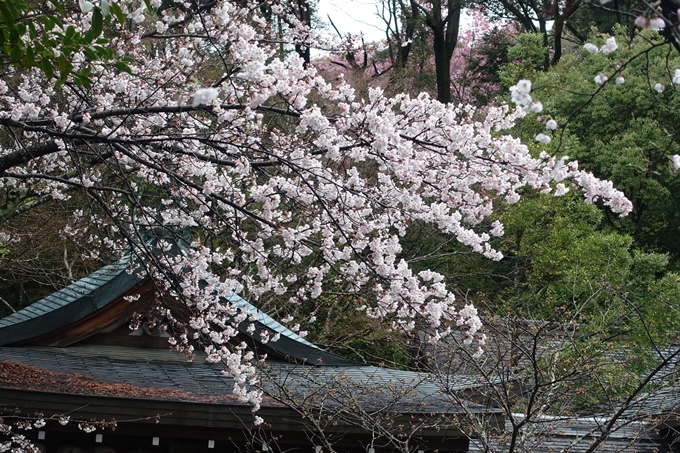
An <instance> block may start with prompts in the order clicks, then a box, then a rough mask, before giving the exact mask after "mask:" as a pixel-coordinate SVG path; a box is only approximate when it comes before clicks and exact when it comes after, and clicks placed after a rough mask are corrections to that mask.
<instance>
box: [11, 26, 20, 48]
mask: <svg viewBox="0 0 680 453" xmlns="http://www.w3.org/2000/svg"><path fill="white" fill-rule="evenodd" d="M19 38H21V35H20V34H19V31H18V30H17V29H16V28H13V29H11V30H10V31H9V45H10V46H16V45H20V44H19Z"/></svg>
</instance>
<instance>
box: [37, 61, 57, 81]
mask: <svg viewBox="0 0 680 453" xmlns="http://www.w3.org/2000/svg"><path fill="white" fill-rule="evenodd" d="M40 69H42V70H43V72H44V73H45V75H46V76H47V78H48V79H52V77H54V69H52V63H50V60H48V59H47V57H45V56H43V57H41V58H40Z"/></svg>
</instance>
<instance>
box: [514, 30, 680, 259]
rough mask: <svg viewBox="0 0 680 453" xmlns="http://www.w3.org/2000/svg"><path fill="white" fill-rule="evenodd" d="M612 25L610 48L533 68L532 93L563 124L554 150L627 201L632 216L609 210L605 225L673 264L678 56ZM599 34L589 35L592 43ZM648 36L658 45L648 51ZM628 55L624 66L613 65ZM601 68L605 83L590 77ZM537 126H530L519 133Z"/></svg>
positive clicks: (678, 248)
mask: <svg viewBox="0 0 680 453" xmlns="http://www.w3.org/2000/svg"><path fill="white" fill-rule="evenodd" d="M614 31H615V33H616V35H615V36H616V40H617V42H618V44H619V49H618V50H617V51H616V52H614V53H612V54H608V55H605V54H602V53H598V54H591V53H588V52H586V51H585V50H582V49H581V50H579V52H578V53H575V54H571V55H566V56H565V57H564V58H563V60H562V61H561V62H560V63H559V64H558V65H556V66H554V67H553V68H552V69H551V71H549V72H548V73H545V74H541V73H535V74H534V78H533V79H532V80H533V82H534V93H535V94H534V96H535V97H536V98H537V99H540V100H542V101H543V104H544V106H545V112H544V113H546V114H547V116H552V117H554V118H555V119H556V120H557V121H558V123H560V124H567V127H566V130H565V131H564V136H561V137H560V136H558V138H559V140H561V142H560V141H556V140H554V143H553V144H551V147H552V149H553V150H557V147H558V146H559V145H561V149H560V151H561V152H563V153H564V154H568V155H569V156H570V158H571V159H577V160H578V161H579V164H580V165H581V166H582V167H584V168H586V169H587V170H589V171H592V172H593V173H594V174H595V175H596V176H598V177H600V178H602V179H609V180H611V181H613V182H614V184H615V186H616V187H617V188H618V189H620V190H623V191H624V192H625V193H626V196H627V197H628V198H629V199H630V200H631V201H632V202H633V205H634V210H633V213H632V214H631V215H630V216H628V217H626V218H615V217H614V216H610V215H607V216H606V222H607V224H608V225H610V226H611V227H613V228H614V229H615V230H616V231H618V232H620V233H623V234H630V235H631V236H632V237H633V238H634V240H635V243H636V247H638V248H642V249H646V250H650V251H656V252H660V253H669V254H670V258H671V264H672V265H673V266H676V265H677V264H678V259H679V257H680V243H678V241H677V235H678V232H680V204H679V203H680V200H679V199H678V198H677V197H675V196H674V195H673V194H676V193H678V191H679V190H680V179H679V178H678V176H677V175H675V174H673V173H672V172H671V171H670V163H669V162H670V161H669V157H670V156H672V155H673V154H678V153H680V145H678V142H677V137H678V135H679V134H678V132H679V131H680V130H679V129H678V124H680V110H679V109H678V106H679V105H680V90H678V89H677V88H676V86H675V85H673V84H672V83H671V77H672V72H673V70H674V69H675V68H680V57H678V56H676V55H675V54H674V53H669V52H668V48H667V46H665V45H661V44H662V41H660V38H659V37H658V36H655V35H654V34H652V33H644V34H643V35H642V36H639V37H638V38H636V39H635V40H634V41H633V42H632V43H631V47H630V48H627V47H628V46H627V45H626V42H627V37H626V30H625V29H623V28H622V27H617V28H615V29H614ZM605 39H606V36H601V35H594V36H591V42H593V43H594V44H595V45H598V46H599V45H601V44H603V43H604V40H605ZM650 42H651V44H653V45H654V44H656V45H658V47H655V48H651V49H650ZM629 59H632V60H631V61H630V62H629V63H627V66H626V67H625V69H622V70H617V67H619V66H620V65H621V62H626V61H628V60H629ZM600 71H603V72H604V73H605V75H606V76H607V77H609V78H610V79H611V80H610V81H609V82H608V83H607V84H606V85H605V86H603V87H600V86H599V85H598V84H596V83H595V82H594V80H593V79H594V77H595V75H597V74H598V73H599V72H600ZM618 75H621V76H623V77H624V79H625V83H624V84H622V85H618V84H615V83H613V82H614V79H615V78H616V77H617V76H618ZM657 83H660V84H663V85H664V87H665V90H664V91H663V92H662V93H658V92H657V91H655V90H654V89H653V87H654V86H655V85H656V84H657ZM598 88H601V89H600V91H599V92H598V93H597V94H596V95H594V93H595V91H596V90H598ZM532 121H533V122H535V120H529V124H532V123H531V122H532ZM536 125H538V124H536ZM527 126H528V125H527V124H524V125H523V127H527ZM538 126H540V125H538ZM538 131H539V128H536V127H534V128H533V129H532V130H531V131H527V132H526V133H525V135H524V137H525V138H527V139H528V138H529V137H530V135H531V134H532V133H536V132H538ZM559 133H560V132H559V131H558V134H559Z"/></svg>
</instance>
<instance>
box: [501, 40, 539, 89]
mask: <svg viewBox="0 0 680 453" xmlns="http://www.w3.org/2000/svg"><path fill="white" fill-rule="evenodd" d="M547 51H548V48H547V47H546V46H545V43H544V42H543V35H542V34H541V33H522V34H520V35H518V36H517V37H516V38H515V45H514V46H512V47H510V48H509V49H508V61H509V63H508V65H507V66H506V67H504V68H502V69H501V70H500V71H499V76H500V80H501V82H502V83H503V86H505V87H506V88H507V87H510V86H511V85H514V84H515V83H516V82H517V81H518V80H520V79H534V78H535V76H536V74H537V73H538V72H540V71H541V70H542V69H543V67H544V65H545V55H546V52H547Z"/></svg>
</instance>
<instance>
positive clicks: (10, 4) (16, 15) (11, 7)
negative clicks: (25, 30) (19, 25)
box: [3, 1, 26, 20]
mask: <svg viewBox="0 0 680 453" xmlns="http://www.w3.org/2000/svg"><path fill="white" fill-rule="evenodd" d="M3 3H4V4H5V5H6V6H7V8H8V10H9V11H10V13H11V14H12V19H13V20H17V19H18V18H19V16H21V14H19V10H18V9H17V6H18V5H16V4H15V2H11V1H10V2H3ZM17 3H18V2H17ZM25 8H26V5H25V4H24V5H23V9H25Z"/></svg>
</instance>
